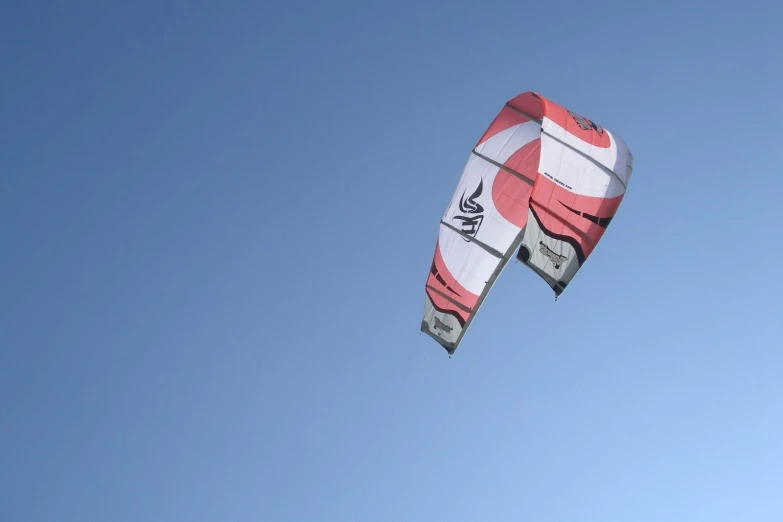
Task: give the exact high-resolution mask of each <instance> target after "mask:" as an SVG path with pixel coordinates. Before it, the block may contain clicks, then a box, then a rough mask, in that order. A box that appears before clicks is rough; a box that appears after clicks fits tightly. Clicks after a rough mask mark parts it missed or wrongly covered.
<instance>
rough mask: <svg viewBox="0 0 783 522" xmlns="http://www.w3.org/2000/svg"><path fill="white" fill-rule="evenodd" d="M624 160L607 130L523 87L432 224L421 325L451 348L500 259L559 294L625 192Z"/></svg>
mask: <svg viewBox="0 0 783 522" xmlns="http://www.w3.org/2000/svg"><path fill="white" fill-rule="evenodd" d="M632 165H633V156H632V155H631V152H630V151H629V149H628V147H627V145H626V144H625V142H623V140H622V139H621V138H620V137H619V136H617V135H616V134H614V133H612V132H610V131H609V130H608V129H605V128H603V127H602V126H600V125H598V124H597V123H595V122H594V121H592V120H590V119H588V118H585V117H584V116H581V115H579V114H577V113H575V112H573V111H570V110H568V109H565V108H564V107H561V106H560V105H558V104H556V103H554V102H552V101H550V100H548V99H546V98H544V97H543V96H541V95H540V94H537V93H534V92H530V91H529V92H525V93H522V94H520V95H519V96H517V97H515V98H513V99H512V100H510V101H508V102H507V103H506V104H505V106H504V107H503V109H502V110H501V111H500V113H499V114H498V115H497V116H496V117H495V119H494V120H493V121H492V123H491V124H490V126H489V127H488V128H487V130H486V132H485V133H484V135H483V136H482V137H481V139H480V140H479V141H478V144H477V145H476V146H475V148H474V149H473V150H472V151H471V153H470V156H469V158H468V161H467V164H466V165H465V168H464V170H463V172H462V176H461V178H460V180H459V183H458V184H457V188H456V190H455V191H454V193H453V195H452V198H451V201H450V203H449V205H448V208H447V209H446V212H445V213H444V214H443V217H442V218H441V220H440V225H439V231H438V239H437V242H436V245H435V254H434V256H433V261H432V265H431V267H430V272H429V274H428V277H427V283H426V287H425V301H424V315H423V318H422V322H421V331H422V332H425V333H427V334H428V335H430V336H431V337H433V338H434V339H435V340H436V341H437V342H438V343H440V344H441V345H442V346H443V347H444V348H445V349H446V350H447V351H448V352H449V355H451V354H453V353H454V352H455V351H456V349H457V346H458V345H459V343H460V341H461V340H462V338H463V336H464V335H465V332H466V331H467V330H468V327H469V326H470V323H471V321H472V320H473V318H474V317H475V315H476V313H477V312H478V310H479V307H480V306H481V304H482V302H483V301H484V299H485V298H486V297H487V294H488V293H489V291H490V289H491V288H492V286H493V285H494V284H495V281H496V280H497V278H498V276H499V275H500V274H501V272H502V271H503V269H504V268H505V266H506V265H507V263H508V262H509V260H511V258H512V257H514V256H516V258H517V259H518V260H519V261H521V262H522V263H524V264H525V265H527V266H528V267H529V268H530V269H532V270H533V271H534V272H535V273H536V274H538V275H539V276H540V277H541V278H542V279H543V280H544V281H546V283H547V284H548V285H549V286H550V287H551V288H552V290H553V291H554V293H555V299H557V297H558V296H559V295H560V294H562V293H563V291H564V290H565V289H566V287H567V286H568V284H569V283H570V282H571V281H572V279H573V278H574V276H575V275H576V273H577V272H578V271H579V269H580V268H581V267H582V265H584V263H585V261H586V260H587V258H588V257H589V256H590V254H591V253H592V252H593V250H594V249H595V247H596V245H597V244H598V242H599V241H600V239H601V237H602V236H603V234H604V232H605V231H606V228H607V226H609V223H610V222H611V221H612V218H613V217H614V215H615V213H616V212H617V209H618V207H619V205H620V203H621V202H622V200H623V197H624V196H625V192H626V189H627V188H628V182H629V180H630V177H631V173H632V171H633V167H632Z"/></svg>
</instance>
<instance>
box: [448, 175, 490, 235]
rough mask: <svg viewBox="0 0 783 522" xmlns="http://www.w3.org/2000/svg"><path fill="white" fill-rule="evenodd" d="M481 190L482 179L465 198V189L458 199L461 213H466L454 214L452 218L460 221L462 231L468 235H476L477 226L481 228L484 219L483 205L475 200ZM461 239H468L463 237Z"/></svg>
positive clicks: (482, 187) (482, 186)
mask: <svg viewBox="0 0 783 522" xmlns="http://www.w3.org/2000/svg"><path fill="white" fill-rule="evenodd" d="M483 190H484V180H483V179H482V180H481V181H480V182H479V185H478V187H476V190H475V191H474V192H473V194H471V195H470V197H469V198H467V199H465V194H467V192H468V191H467V189H465V192H463V193H462V197H461V198H460V200H459V209H460V211H461V212H462V213H463V214H467V215H466V216H454V217H453V218H452V220H456V221H459V222H460V227H461V230H462V232H463V233H464V234H466V235H468V236H470V237H475V236H476V234H477V233H478V231H479V228H481V223H482V222H483V221H484V214H482V213H483V212H484V207H482V206H481V204H480V203H478V202H477V201H476V198H477V197H479V196H480V195H481V192H482V191H483ZM462 239H463V240H465V241H469V240H468V239H467V238H464V237H463V238H462Z"/></svg>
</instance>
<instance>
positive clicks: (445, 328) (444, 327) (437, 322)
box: [433, 316, 454, 333]
mask: <svg viewBox="0 0 783 522" xmlns="http://www.w3.org/2000/svg"><path fill="white" fill-rule="evenodd" d="M433 319H435V325H434V326H435V328H439V329H441V330H443V331H444V332H446V333H451V331H452V330H453V329H454V328H452V327H451V326H449V325H447V324H446V323H444V322H443V321H441V320H440V319H438V317H437V316H436V317H434V318H433Z"/></svg>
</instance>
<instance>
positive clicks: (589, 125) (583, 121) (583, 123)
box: [568, 111, 604, 134]
mask: <svg viewBox="0 0 783 522" xmlns="http://www.w3.org/2000/svg"><path fill="white" fill-rule="evenodd" d="M568 114H570V115H571V117H572V118H573V119H574V121H575V122H576V124H577V125H579V128H580V129H582V130H590V129H592V130H594V131H596V132H597V133H598V134H603V133H604V129H603V127H601V126H600V125H598V124H597V123H593V122H592V121H590V120H589V119H587V118H585V117H584V116H581V115H579V114H577V113H575V112H573V111H568Z"/></svg>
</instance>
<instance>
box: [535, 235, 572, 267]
mask: <svg viewBox="0 0 783 522" xmlns="http://www.w3.org/2000/svg"><path fill="white" fill-rule="evenodd" d="M538 244H539V245H540V248H539V249H538V251H539V252H541V253H542V254H544V256H546V257H548V258H549V259H550V260H551V261H552V264H554V265H555V268H560V265H562V264H563V262H564V261H565V260H566V259H568V258H567V257H566V256H561V255H559V254H556V253H555V252H553V251H552V250H550V249H549V247H548V246H546V245H545V244H544V242H543V241H539V242H538Z"/></svg>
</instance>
